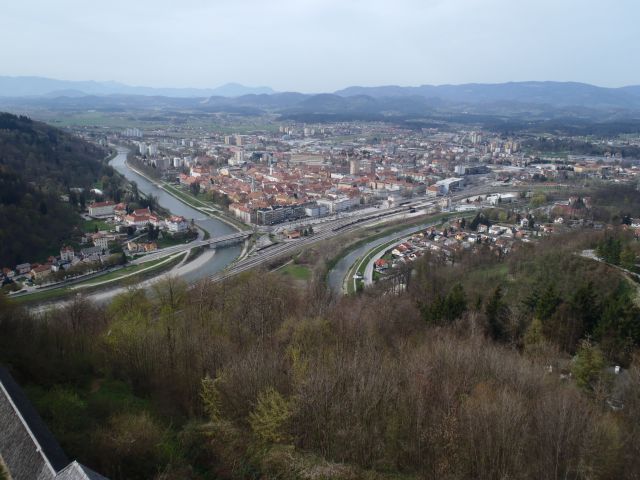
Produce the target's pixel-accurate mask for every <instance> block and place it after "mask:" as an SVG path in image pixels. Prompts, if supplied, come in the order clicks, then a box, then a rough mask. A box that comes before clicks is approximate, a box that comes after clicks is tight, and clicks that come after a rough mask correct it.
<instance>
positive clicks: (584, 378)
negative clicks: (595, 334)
mask: <svg viewBox="0 0 640 480" xmlns="http://www.w3.org/2000/svg"><path fill="white" fill-rule="evenodd" d="M604 366H605V363H604V356H603V355H602V352H601V351H600V348H598V347H597V346H596V345H593V344H592V343H591V342H590V341H589V340H583V341H582V343H581V344H580V348H579V349H578V353H576V356H575V357H574V359H573V365H572V366H571V374H572V375H573V376H574V377H575V379H576V383H577V384H578V386H579V387H580V388H584V389H587V390H593V388H594V387H595V385H596V383H597V382H598V380H599V379H600V374H601V372H602V369H603V368H604Z"/></svg>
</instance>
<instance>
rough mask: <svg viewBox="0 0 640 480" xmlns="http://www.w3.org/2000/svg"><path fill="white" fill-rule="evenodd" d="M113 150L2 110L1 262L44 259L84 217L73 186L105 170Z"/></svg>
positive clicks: (108, 173)
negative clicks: (109, 154) (65, 198)
mask: <svg viewBox="0 0 640 480" xmlns="http://www.w3.org/2000/svg"><path fill="white" fill-rule="evenodd" d="M107 153H108V152H107V151H106V150H105V149H102V148H98V147H96V146H94V145H91V144H89V143H87V142H85V141H83V140H81V139H79V138H76V137H73V136H71V135H69V134H67V133H65V132H62V131H60V130H58V129H55V128H52V127H50V126H48V125H45V124H43V123H39V122H34V121H32V120H30V119H29V118H26V117H17V116H15V115H11V114H8V113H0V267H2V266H11V267H13V266H15V265H16V264H18V263H21V262H25V261H30V262H33V261H38V260H44V259H45V258H46V257H47V255H49V254H51V253H54V252H56V251H57V250H58V248H59V247H60V246H61V244H62V243H63V242H64V241H65V240H67V239H69V238H70V237H71V236H72V233H73V231H74V229H75V228H76V226H77V224H78V223H79V221H80V217H79V215H78V207H77V200H81V201H83V200H84V198H82V199H80V198H78V197H76V196H75V195H71V197H72V200H73V204H71V203H69V202H64V201H62V200H61V196H62V195H68V194H69V193H70V192H71V189H72V188H84V189H85V190H86V189H90V188H91V187H92V186H93V185H94V184H95V183H96V182H97V181H98V180H102V178H103V177H104V176H107V177H111V178H114V172H113V170H112V169H111V168H110V167H108V166H107V165H106V163H105V162H104V158H105V156H106V155H107Z"/></svg>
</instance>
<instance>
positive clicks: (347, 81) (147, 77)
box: [0, 0, 640, 92]
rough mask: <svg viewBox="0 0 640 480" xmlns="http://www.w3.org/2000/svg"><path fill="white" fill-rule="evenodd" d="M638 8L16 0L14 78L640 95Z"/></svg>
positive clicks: (497, 1) (323, 0)
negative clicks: (537, 84)
mask: <svg viewBox="0 0 640 480" xmlns="http://www.w3.org/2000/svg"><path fill="white" fill-rule="evenodd" d="M639 20H640V2H638V1H637V0H609V1H607V2H605V1H602V0H600V1H592V0H580V1H578V0H386V1H383V0H179V1H175V0H109V1H108V2H93V1H87V0H56V1H51V0H21V1H19V2H17V1H16V2H14V1H11V0H3V5H2V8H1V14H0V46H1V47H0V75H35V76H45V77H51V78H58V79H63V80H98V81H108V80H113V81H118V82H122V83H127V84H130V85H144V86H153V87H199V88H208V87H211V88H213V87H217V86H219V85H222V84H225V83H227V82H238V83H242V84H245V85H250V86H257V85H268V86H270V87H272V88H274V89H276V90H278V91H302V92H328V91H334V90H337V89H340V88H344V87H347V86H350V85H364V86H374V85H392V84H393V85H422V84H445V83H453V84H460V83H470V82H478V83H499V82H506V81H525V80H556V81H580V82H586V83H592V84H595V85H600V86H609V87H616V86H623V85H631V84H640V62H639V61H638V59H639V58H640V28H638V26H637V25H638V21H639Z"/></svg>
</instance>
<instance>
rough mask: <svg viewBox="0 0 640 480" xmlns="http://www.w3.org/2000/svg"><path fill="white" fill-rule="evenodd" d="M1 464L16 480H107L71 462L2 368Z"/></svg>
mask: <svg viewBox="0 0 640 480" xmlns="http://www.w3.org/2000/svg"><path fill="white" fill-rule="evenodd" d="M0 465H2V466H3V467H4V469H5V470H6V471H7V473H8V478H10V479H12V480H107V479H106V478H105V477H103V476H102V475H100V474H98V473H96V472H94V471H92V470H90V469H89V468H87V467H85V466H84V465H81V464H79V463H78V462H76V461H73V462H70V461H69V459H68V458H67V456H66V455H65V453H64V451H63V450H62V448H61V447H60V444H59V443H58V442H57V440H56V439H55V437H54V436H53V435H52V433H51V432H50V431H49V429H48V428H47V426H46V425H45V424H44V422H43V421H42V419H41V418H40V415H38V412H36V410H35V409H34V408H33V406H32V405H31V402H29V399H28V398H27V396H26V395H25V393H24V392H23V391H22V389H21V388H20V386H19V385H18V384H17V383H16V382H15V380H14V379H13V377H12V376H11V374H10V373H9V371H8V370H7V369H6V368H4V367H2V366H0Z"/></svg>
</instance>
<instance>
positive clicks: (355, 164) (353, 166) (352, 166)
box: [349, 158, 360, 175]
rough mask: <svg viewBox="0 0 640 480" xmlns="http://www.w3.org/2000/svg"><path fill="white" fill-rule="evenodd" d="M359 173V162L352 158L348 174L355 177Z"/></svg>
mask: <svg viewBox="0 0 640 480" xmlns="http://www.w3.org/2000/svg"><path fill="white" fill-rule="evenodd" d="M359 171H360V160H358V159H357V158H352V159H351V160H350V161H349V173H350V174H351V175H357V174H358V172H359Z"/></svg>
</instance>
